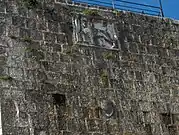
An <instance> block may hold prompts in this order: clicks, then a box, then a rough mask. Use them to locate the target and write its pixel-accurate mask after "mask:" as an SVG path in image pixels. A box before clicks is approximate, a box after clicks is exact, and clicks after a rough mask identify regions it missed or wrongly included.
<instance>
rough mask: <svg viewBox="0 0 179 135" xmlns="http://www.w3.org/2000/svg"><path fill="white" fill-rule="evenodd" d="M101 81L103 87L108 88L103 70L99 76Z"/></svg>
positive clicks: (106, 77)
mask: <svg viewBox="0 0 179 135" xmlns="http://www.w3.org/2000/svg"><path fill="white" fill-rule="evenodd" d="M100 78H101V81H102V83H103V85H104V87H108V74H107V71H106V70H103V71H102V72H101V74H100Z"/></svg>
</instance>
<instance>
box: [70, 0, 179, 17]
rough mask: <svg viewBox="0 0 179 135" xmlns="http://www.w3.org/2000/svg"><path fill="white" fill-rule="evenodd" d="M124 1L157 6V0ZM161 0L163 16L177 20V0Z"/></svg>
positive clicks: (178, 15)
mask: <svg viewBox="0 0 179 135" xmlns="http://www.w3.org/2000/svg"><path fill="white" fill-rule="evenodd" d="M73 1H83V2H85V1H86V2H87V1H89V2H90V1H92V0H73ZM97 1H102V2H109V3H111V1H112V0H97ZM114 1H115V0H114ZM116 1H117V0H116ZM125 1H130V2H136V3H142V4H149V5H154V6H159V0H125ZM161 1H162V5H163V10H164V15H165V17H169V18H173V19H177V20H179V0H161Z"/></svg>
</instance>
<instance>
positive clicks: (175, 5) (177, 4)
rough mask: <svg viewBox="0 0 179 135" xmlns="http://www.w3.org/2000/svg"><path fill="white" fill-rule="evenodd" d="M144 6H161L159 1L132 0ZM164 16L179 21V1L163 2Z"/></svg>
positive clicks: (168, 0)
mask: <svg viewBox="0 0 179 135" xmlns="http://www.w3.org/2000/svg"><path fill="white" fill-rule="evenodd" d="M130 1H135V2H140V3H144V4H151V5H157V6H159V0H130ZM161 1H162V5H163V10H164V16H165V17H169V18H173V19H177V20H179V0H161Z"/></svg>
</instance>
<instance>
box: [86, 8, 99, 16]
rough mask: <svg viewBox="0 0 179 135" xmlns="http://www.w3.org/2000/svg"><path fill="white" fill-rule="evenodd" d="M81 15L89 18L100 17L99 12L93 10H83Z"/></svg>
mask: <svg viewBox="0 0 179 135" xmlns="http://www.w3.org/2000/svg"><path fill="white" fill-rule="evenodd" d="M83 14H84V15H90V16H100V15H99V11H97V10H94V9H85V10H84V11H83Z"/></svg>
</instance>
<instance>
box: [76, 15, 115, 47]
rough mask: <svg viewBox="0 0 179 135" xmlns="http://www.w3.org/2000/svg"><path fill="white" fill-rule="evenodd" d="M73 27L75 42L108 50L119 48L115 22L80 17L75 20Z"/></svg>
mask: <svg viewBox="0 0 179 135" xmlns="http://www.w3.org/2000/svg"><path fill="white" fill-rule="evenodd" d="M73 25H74V27H73V28H74V30H73V32H74V33H73V34H74V40H75V42H77V43H83V44H88V45H94V46H98V47H104V48H108V49H113V48H118V37H117V35H116V32H115V26H114V23H113V22H111V21H107V20H101V19H94V18H89V17H84V16H80V15H79V16H76V17H74V18H73Z"/></svg>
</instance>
